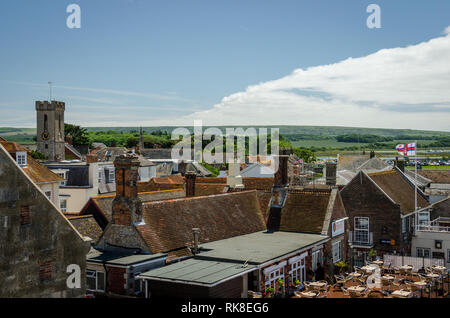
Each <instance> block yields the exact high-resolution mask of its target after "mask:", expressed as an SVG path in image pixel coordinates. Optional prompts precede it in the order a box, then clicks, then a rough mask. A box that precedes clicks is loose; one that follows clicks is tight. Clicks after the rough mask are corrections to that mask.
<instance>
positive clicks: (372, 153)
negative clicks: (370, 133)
mask: <svg viewBox="0 0 450 318" xmlns="http://www.w3.org/2000/svg"><path fill="white" fill-rule="evenodd" d="M374 157H375V151H373V150H372V151H371V152H370V159H372V158H374Z"/></svg>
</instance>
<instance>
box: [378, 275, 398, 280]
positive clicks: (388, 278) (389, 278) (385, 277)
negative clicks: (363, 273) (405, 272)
mask: <svg viewBox="0 0 450 318" xmlns="http://www.w3.org/2000/svg"><path fill="white" fill-rule="evenodd" d="M381 279H382V280H394V279H395V277H394V276H389V275H384V276H381Z"/></svg>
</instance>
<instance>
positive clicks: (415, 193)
mask: <svg viewBox="0 0 450 318" xmlns="http://www.w3.org/2000/svg"><path fill="white" fill-rule="evenodd" d="M415 146H416V147H415V148H416V149H415V155H416V164H415V174H414V184H415V191H414V209H415V211H416V225H419V216H418V215H417V140H416V145H415Z"/></svg>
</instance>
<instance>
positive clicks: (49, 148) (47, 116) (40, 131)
mask: <svg viewBox="0 0 450 318" xmlns="http://www.w3.org/2000/svg"><path fill="white" fill-rule="evenodd" d="M65 108H66V106H65V103H64V102H58V101H51V102H48V101H42V102H41V101H36V113H37V114H36V118H37V125H36V127H37V151H39V152H41V153H43V154H45V155H46V156H47V160H49V161H61V160H64V158H65V146H64V110H65Z"/></svg>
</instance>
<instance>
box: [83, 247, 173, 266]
mask: <svg viewBox="0 0 450 318" xmlns="http://www.w3.org/2000/svg"><path fill="white" fill-rule="evenodd" d="M166 257H167V254H164V253H157V254H133V253H129V254H125V253H116V252H102V251H99V250H96V249H91V250H90V251H89V253H88V254H87V256H86V260H87V261H88V262H92V263H108V264H110V265H133V264H136V263H141V262H145V261H150V260H156V259H158V258H166Z"/></svg>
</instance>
